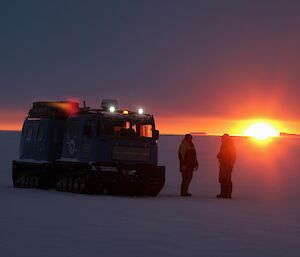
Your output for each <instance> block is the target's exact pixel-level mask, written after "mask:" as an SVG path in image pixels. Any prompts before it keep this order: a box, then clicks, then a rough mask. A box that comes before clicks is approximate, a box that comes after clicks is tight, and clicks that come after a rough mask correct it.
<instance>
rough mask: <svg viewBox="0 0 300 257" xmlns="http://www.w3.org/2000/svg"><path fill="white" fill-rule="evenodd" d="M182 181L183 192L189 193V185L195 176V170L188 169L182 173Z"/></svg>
mask: <svg viewBox="0 0 300 257" xmlns="http://www.w3.org/2000/svg"><path fill="white" fill-rule="evenodd" d="M181 175H182V182H181V194H182V195H185V194H187V193H188V189H189V185H190V183H191V180H192V178H193V170H186V171H184V172H182V173H181Z"/></svg>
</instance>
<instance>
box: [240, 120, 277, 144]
mask: <svg viewBox="0 0 300 257" xmlns="http://www.w3.org/2000/svg"><path fill="white" fill-rule="evenodd" d="M243 134H244V135H245V136H249V137H253V138H255V139H257V140H266V139H268V138H271V137H278V136H279V135H280V132H279V131H278V130H277V129H276V128H275V127H274V126H272V125H271V124H269V123H266V122H257V123H254V124H253V125H251V126H250V127H248V128H247V129H246V130H245V131H244V132H243Z"/></svg>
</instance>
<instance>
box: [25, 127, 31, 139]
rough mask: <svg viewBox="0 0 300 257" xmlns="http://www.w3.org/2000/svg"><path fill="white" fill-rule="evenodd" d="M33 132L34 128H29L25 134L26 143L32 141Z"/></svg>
mask: <svg viewBox="0 0 300 257" xmlns="http://www.w3.org/2000/svg"><path fill="white" fill-rule="evenodd" d="M32 131H33V128H32V126H28V128H27V129H26V134H25V140H26V141H31V138H32Z"/></svg>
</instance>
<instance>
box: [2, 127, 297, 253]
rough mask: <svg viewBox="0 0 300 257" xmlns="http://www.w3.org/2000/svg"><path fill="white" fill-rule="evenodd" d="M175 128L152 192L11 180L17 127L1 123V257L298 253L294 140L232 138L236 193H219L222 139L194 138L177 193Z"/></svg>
mask: <svg viewBox="0 0 300 257" xmlns="http://www.w3.org/2000/svg"><path fill="white" fill-rule="evenodd" d="M180 140H181V137H178V136H161V137H160V141H159V160H160V164H163V165H166V169H167V174H166V175H167V181H166V185H165V187H164V189H163V191H162V192H161V194H160V195H159V196H158V197H156V198H151V197H149V198H136V197H115V196H105V195H80V194H72V193H63V192H56V191H54V190H34V189H15V188H13V187H12V183H11V178H10V177H11V174H10V173H11V160H12V159H14V158H17V155H18V146H19V134H18V133H13V132H0V153H1V156H0V203H1V211H0V256H1V257H15V256H16V257H17V256H18V257H19V256H28V257H44V256H49V257H50V256H51V257H69V256H70V257H73V256H80V257H85V256H86V257H92V256H97V257H99V256H116V257H119V256H120V257H122V256H130V257H134V256H139V257H140V256H149V257H150V256H151V257H154V256H197V257H199V256H205V257H209V256H214V257H218V256H230V257H233V256H249V257H255V256H272V257H274V256H282V257H286V256H295V257H296V256H300V253H299V252H300V251H299V245H300V220H299V218H300V205H299V200H300V194H299V193H300V172H299V167H300V158H299V153H300V140H299V139H289V138H284V139H277V140H275V141H273V142H272V143H270V144H269V145H265V146H262V145H261V146H260V145H258V144H256V143H254V142H252V141H250V140H249V139H245V138H235V142H236V145H237V150H238V159H237V163H236V167H235V170H234V174H233V182H234V194H233V196H234V198H233V199H230V200H228V199H225V200H222V199H216V198H215V195H216V193H218V191H219V184H218V163H217V159H216V157H215V156H216V153H217V151H218V148H219V143H220V142H219V138H218V137H209V136H205V137H204V136H201V137H194V141H195V144H196V148H197V152H198V159H199V164H200V168H199V171H198V172H197V173H195V176H194V179H193V181H192V184H191V187H190V191H191V193H193V197H191V198H181V197H178V191H179V184H180V173H179V171H178V161H177V148H178V145H179V142H180Z"/></svg>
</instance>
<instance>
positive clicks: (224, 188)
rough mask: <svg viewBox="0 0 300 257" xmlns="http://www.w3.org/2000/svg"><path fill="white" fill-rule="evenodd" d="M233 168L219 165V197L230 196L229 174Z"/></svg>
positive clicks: (230, 182)
mask: <svg viewBox="0 0 300 257" xmlns="http://www.w3.org/2000/svg"><path fill="white" fill-rule="evenodd" d="M232 169H233V166H228V165H224V164H221V165H220V173H219V182H220V184H221V195H225V196H231V194H232V181H231V173H232Z"/></svg>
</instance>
